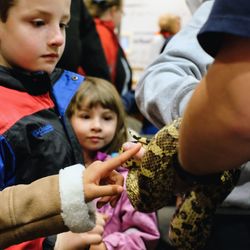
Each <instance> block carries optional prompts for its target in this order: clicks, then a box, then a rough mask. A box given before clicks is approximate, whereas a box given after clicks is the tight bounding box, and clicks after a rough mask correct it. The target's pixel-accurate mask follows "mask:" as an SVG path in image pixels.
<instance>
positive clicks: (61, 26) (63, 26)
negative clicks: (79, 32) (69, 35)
mask: <svg viewBox="0 0 250 250" xmlns="http://www.w3.org/2000/svg"><path fill="white" fill-rule="evenodd" d="M68 27H69V24H68V23H60V28H61V29H67V28H68Z"/></svg>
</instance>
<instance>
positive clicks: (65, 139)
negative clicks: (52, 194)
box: [0, 67, 83, 189]
mask: <svg viewBox="0 0 250 250" xmlns="http://www.w3.org/2000/svg"><path fill="white" fill-rule="evenodd" d="M82 81H83V77H82V76H80V75H77V74H75V73H72V72H69V71H62V70H55V72H54V73H53V74H52V77H49V76H48V74H46V73H44V72H37V73H34V74H30V73H26V72H22V71H19V70H16V69H15V70H11V69H6V68H3V67H0V110H1V111H0V188H1V189H3V188H5V187H6V186H10V185H14V184H20V183H30V182H32V181H34V180H36V179H38V178H41V177H44V176H48V175H52V174H57V173H58V171H59V169H61V168H64V167H67V166H69V165H72V164H75V163H82V162H83V160H82V154H81V149H80V146H79V144H78V142H77V140H76V137H75V135H74V133H73V130H72V128H71V126H70V124H69V122H68V120H67V118H66V116H65V111H66V109H67V105H68V104H69V102H70V100H71V98H72V97H73V95H74V94H75V91H76V90H77V89H78V86H79V85H80V84H81V83H82Z"/></svg>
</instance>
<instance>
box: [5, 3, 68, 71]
mask: <svg viewBox="0 0 250 250" xmlns="http://www.w3.org/2000/svg"><path fill="white" fill-rule="evenodd" d="M70 3H71V0H18V1H17V4H16V5H15V6H14V7H12V8H11V9H10V10H9V15H8V18H7V21H6V22H5V23H3V22H1V21H0V64H1V65H3V66H7V67H12V66H18V67H21V68H23V69H26V70H29V71H46V72H48V73H51V72H52V71H53V70H54V68H55V65H56V64H57V62H58V60H59V59H60V57H61V55H62V53H63V50H64V46H65V25H67V23H68V22H69V19H70Z"/></svg>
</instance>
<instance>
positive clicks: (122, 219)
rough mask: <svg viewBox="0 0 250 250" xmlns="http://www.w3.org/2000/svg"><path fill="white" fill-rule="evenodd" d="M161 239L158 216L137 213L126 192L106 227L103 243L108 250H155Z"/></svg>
mask: <svg viewBox="0 0 250 250" xmlns="http://www.w3.org/2000/svg"><path fill="white" fill-rule="evenodd" d="M159 237H160V233H159V230H158V223H157V217H156V214H155V213H141V212H138V211H136V210H135V209H134V208H133V207H132V205H131V204H130V202H129V200H128V197H127V194H126V192H124V193H123V194H122V197H121V198H120V200H119V202H118V204H117V205H116V207H115V209H114V211H113V214H112V219H111V220H110V222H109V223H107V225H106V227H105V235H104V238H103V241H104V243H105V244H106V247H107V249H108V250H111V249H119V250H127V249H133V250H137V249H138V250H143V249H150V250H153V249H155V248H156V245H157V243H158V239H159Z"/></svg>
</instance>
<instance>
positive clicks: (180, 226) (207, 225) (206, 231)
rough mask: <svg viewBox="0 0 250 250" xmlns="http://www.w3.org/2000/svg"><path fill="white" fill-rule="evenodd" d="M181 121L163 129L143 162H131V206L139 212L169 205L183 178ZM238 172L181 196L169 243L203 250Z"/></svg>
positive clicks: (181, 248) (180, 249)
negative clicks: (177, 162)
mask: <svg viewBox="0 0 250 250" xmlns="http://www.w3.org/2000/svg"><path fill="white" fill-rule="evenodd" d="M180 124H181V118H179V119H177V120H175V121H174V122H173V123H172V124H170V125H167V126H165V127H163V128H162V129H161V130H160V131H159V132H157V133H156V135H155V136H154V137H153V138H152V139H151V140H150V141H148V140H146V139H145V138H140V137H137V138H136V140H138V141H140V142H142V143H143V144H144V145H146V152H145V154H144V156H143V158H142V160H141V161H138V160H133V159H132V160H130V161H128V162H127V163H126V166H127V167H128V168H129V173H128V177H127V179H126V188H127V193H128V197H129V200H130V202H131V204H132V205H133V206H134V207H135V208H136V209H137V210H139V211H142V212H153V211H156V210H158V209H160V208H162V207H164V206H167V205H170V204H171V202H172V201H173V197H175V194H176V190H178V181H177V179H179V178H180V177H178V174H177V172H176V169H175V166H174V164H175V162H174V160H173V158H174V156H175V155H176V154H177V152H178V138H179V133H178V130H179V126H180ZM238 176H239V170H230V171H224V172H222V173H221V175H220V178H219V182H218V183H216V184H207V185H205V184H193V185H190V186H189V187H188V188H186V190H185V191H184V192H183V193H182V202H181V204H180V205H179V206H178V207H177V208H176V210H175V213H174V215H173V217H172V220H171V223H170V228H169V241H170V243H171V244H172V245H173V246H174V247H175V248H176V249H178V250H198V249H203V248H204V246H205V244H206V242H207V239H208V237H209V235H210V232H211V227H212V221H213V217H214V213H215V210H216V208H217V207H218V206H219V205H220V204H221V203H222V202H223V200H224V199H225V198H226V196H227V195H228V194H229V193H230V192H231V191H232V189H233V188H234V186H235V184H236V181H237V179H238Z"/></svg>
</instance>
